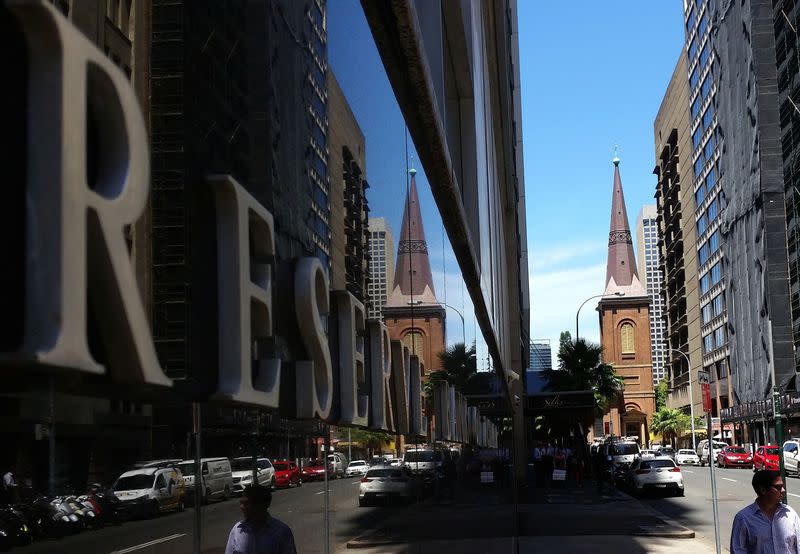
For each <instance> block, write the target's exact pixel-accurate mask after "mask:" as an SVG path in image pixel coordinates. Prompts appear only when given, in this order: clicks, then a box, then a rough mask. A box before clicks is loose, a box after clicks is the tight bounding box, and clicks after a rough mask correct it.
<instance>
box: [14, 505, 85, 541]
mask: <svg viewBox="0 0 800 554" xmlns="http://www.w3.org/2000/svg"><path fill="white" fill-rule="evenodd" d="M15 507H16V509H18V510H19V511H20V512H22V514H23V516H24V517H25V519H26V520H27V522H28V528H29V529H30V531H31V533H32V534H33V536H34V537H40V536H46V537H50V538H60V537H63V536H64V535H66V534H67V533H70V532H71V531H72V528H73V525H74V523H73V522H72V521H71V520H70V518H69V516H68V515H67V514H66V512H64V511H63V510H61V509H60V508H59V507H58V506H56V505H54V504H53V503H52V499H51V498H49V497H46V496H39V497H37V498H35V499H33V500H32V501H30V502H24V503H20V504H17V505H15Z"/></svg>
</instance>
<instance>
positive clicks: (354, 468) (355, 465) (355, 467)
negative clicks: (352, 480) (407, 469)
mask: <svg viewBox="0 0 800 554" xmlns="http://www.w3.org/2000/svg"><path fill="white" fill-rule="evenodd" d="M381 465H383V464H381ZM368 469H369V466H368V465H367V461H366V460H353V461H352V462H350V463H349V464H348V465H347V469H346V470H345V475H347V476H348V477H355V476H356V475H366V474H367V470H368Z"/></svg>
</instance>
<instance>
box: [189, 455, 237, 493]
mask: <svg viewBox="0 0 800 554" xmlns="http://www.w3.org/2000/svg"><path fill="white" fill-rule="evenodd" d="M200 463H201V464H202V465H201V466H200V471H201V474H202V478H203V483H202V486H201V487H199V489H200V493H201V494H202V497H201V498H202V499H203V502H204V503H208V501H209V500H210V499H211V498H223V499H227V498H228V497H230V495H231V493H232V492H233V475H232V474H231V462H230V460H228V458H202V459H201V460H200ZM178 468H179V469H180V470H181V473H182V474H183V483H184V484H185V485H186V492H187V494H189V495H194V493H195V490H196V489H198V487H196V486H195V482H194V477H195V463H194V460H184V461H182V462H181V463H179V464H178Z"/></svg>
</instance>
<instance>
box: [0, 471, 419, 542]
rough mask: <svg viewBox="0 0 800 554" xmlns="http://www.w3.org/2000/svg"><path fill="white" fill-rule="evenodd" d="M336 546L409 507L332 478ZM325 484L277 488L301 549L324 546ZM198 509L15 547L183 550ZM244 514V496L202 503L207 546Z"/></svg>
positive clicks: (276, 497)
mask: <svg viewBox="0 0 800 554" xmlns="http://www.w3.org/2000/svg"><path fill="white" fill-rule="evenodd" d="M329 503H330V510H331V511H330V513H331V523H332V526H331V531H332V537H333V538H332V541H331V543H332V546H333V548H332V551H337V550H341V549H342V548H343V546H344V545H345V543H346V542H347V541H348V540H350V539H352V538H354V537H356V536H358V535H360V534H361V533H362V532H364V531H365V530H367V529H371V528H372V527H374V526H375V525H376V524H378V523H379V522H380V521H382V520H383V519H384V518H386V517H388V516H390V515H391V514H392V513H393V512H394V511H395V510H402V509H408V508H407V507H395V506H385V507H369V508H366V507H365V508H359V507H358V479H337V480H334V481H331V482H330V495H329ZM324 507H325V488H324V483H322V482H313V483H304V484H303V485H302V486H300V487H297V488H292V489H283V490H279V491H276V492H275V493H274V494H273V500H272V508H271V509H270V512H271V513H272V514H273V515H274V516H275V517H277V518H278V519H280V520H282V521H283V522H285V523H286V524H288V525H289V526H290V527H291V529H292V531H293V533H294V536H295V542H296V544H297V551H298V552H303V553H306V552H308V553H316V552H324V547H323V537H324V533H325V521H324ZM194 515H195V514H194V510H193V509H191V508H187V509H186V511H184V512H183V513H168V514H162V515H160V516H159V517H157V518H155V519H145V520H135V521H127V522H125V523H124V524H122V525H120V526H117V527H107V528H104V529H98V530H89V531H84V532H82V533H79V534H77V535H73V536H70V537H66V538H63V539H60V540H43V541H41V542H35V543H33V544H32V545H30V546H26V547H20V548H16V549H14V550H13V551H12V552H19V553H20V554H43V553H48V554H49V553H56V552H59V553H62V552H81V553H82V554H111V553H114V554H128V553H137V554H138V553H141V554H183V553H190V552H192V544H193V542H192V541H193V537H192V522H193V520H194ZM240 519H241V513H240V511H239V502H238V500H237V499H235V498H232V499H230V500H227V501H222V500H221V501H216V502H214V501H212V502H211V503H210V504H209V505H208V506H205V507H203V509H202V521H203V525H202V545H203V552H204V553H208V554H216V553H221V552H223V551H224V548H225V543H226V542H227V539H228V533H229V532H230V529H231V527H232V526H233V524H234V523H235V522H237V521H239V520H240Z"/></svg>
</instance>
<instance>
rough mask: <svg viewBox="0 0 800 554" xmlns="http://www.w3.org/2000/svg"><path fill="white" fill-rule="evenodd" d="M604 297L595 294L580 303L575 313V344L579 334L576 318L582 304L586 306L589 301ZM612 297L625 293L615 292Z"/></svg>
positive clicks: (579, 313)
mask: <svg viewBox="0 0 800 554" xmlns="http://www.w3.org/2000/svg"><path fill="white" fill-rule="evenodd" d="M604 296H606V295H605V294H595V295H594V296H590V297H589V298H587V299H586V300H584V301H583V302H581V305H580V306H578V311H577V312H576V313H575V341H576V342H577V340H578V336H579V334H578V317H579V316H580V315H581V308H583V306H584V304H586V303H587V302H588V301H589V300H593V299H595V298H602V297H604ZM614 296H625V293H624V292H615V293H614Z"/></svg>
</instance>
